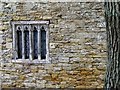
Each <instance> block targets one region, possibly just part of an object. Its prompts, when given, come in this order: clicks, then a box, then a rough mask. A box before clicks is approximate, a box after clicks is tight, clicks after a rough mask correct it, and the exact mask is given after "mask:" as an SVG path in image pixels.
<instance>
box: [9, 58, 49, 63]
mask: <svg viewBox="0 0 120 90" xmlns="http://www.w3.org/2000/svg"><path fill="white" fill-rule="evenodd" d="M11 62H12V63H23V64H24V63H25V64H49V63H50V61H49V60H46V59H42V60H38V59H35V60H29V59H16V60H11Z"/></svg>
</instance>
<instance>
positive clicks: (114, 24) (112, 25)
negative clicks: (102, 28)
mask: <svg viewBox="0 0 120 90" xmlns="http://www.w3.org/2000/svg"><path fill="white" fill-rule="evenodd" d="M119 4H120V3H119V2H105V19H106V29H107V48H108V62H107V71H106V77H105V87H104V88H105V89H106V90H111V89H120V20H119V19H120V5H119Z"/></svg>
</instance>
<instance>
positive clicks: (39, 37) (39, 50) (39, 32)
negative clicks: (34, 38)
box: [38, 25, 41, 60]
mask: <svg viewBox="0 0 120 90" xmlns="http://www.w3.org/2000/svg"><path fill="white" fill-rule="evenodd" d="M38 60H41V31H40V25H38Z"/></svg>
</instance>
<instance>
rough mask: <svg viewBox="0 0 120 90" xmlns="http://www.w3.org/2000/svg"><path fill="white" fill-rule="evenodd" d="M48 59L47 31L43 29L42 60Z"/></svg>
mask: <svg viewBox="0 0 120 90" xmlns="http://www.w3.org/2000/svg"><path fill="white" fill-rule="evenodd" d="M45 58H46V31H45V30H44V28H42V29H41V59H45Z"/></svg>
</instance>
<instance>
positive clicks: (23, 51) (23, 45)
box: [21, 25, 25, 59]
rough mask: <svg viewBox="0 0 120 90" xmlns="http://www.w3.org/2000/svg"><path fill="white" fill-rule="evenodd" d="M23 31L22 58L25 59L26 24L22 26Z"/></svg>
mask: <svg viewBox="0 0 120 90" xmlns="http://www.w3.org/2000/svg"><path fill="white" fill-rule="evenodd" d="M21 31H22V59H25V41H24V26H23V25H22V27H21Z"/></svg>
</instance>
